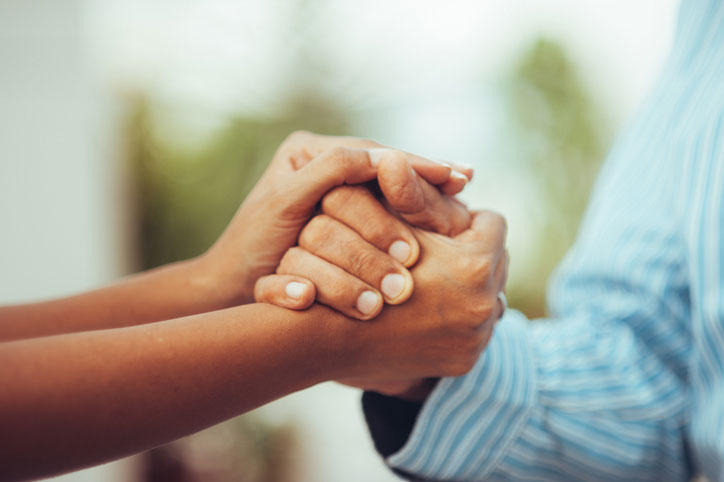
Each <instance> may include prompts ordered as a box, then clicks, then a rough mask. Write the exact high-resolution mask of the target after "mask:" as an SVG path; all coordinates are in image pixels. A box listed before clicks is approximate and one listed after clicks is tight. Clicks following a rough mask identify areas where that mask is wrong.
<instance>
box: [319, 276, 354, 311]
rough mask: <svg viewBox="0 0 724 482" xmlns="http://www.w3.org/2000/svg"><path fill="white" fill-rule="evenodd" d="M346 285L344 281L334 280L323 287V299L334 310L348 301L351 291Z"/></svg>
mask: <svg viewBox="0 0 724 482" xmlns="http://www.w3.org/2000/svg"><path fill="white" fill-rule="evenodd" d="M347 285H348V282H347V281H345V280H335V281H332V282H330V283H329V284H328V285H327V286H325V287H324V292H325V293H324V294H325V298H327V299H328V300H329V301H330V302H331V303H333V304H334V305H335V308H339V307H341V306H342V305H345V304H347V302H348V301H349V297H350V295H349V294H350V293H351V290H350V289H349V287H348V286H347Z"/></svg>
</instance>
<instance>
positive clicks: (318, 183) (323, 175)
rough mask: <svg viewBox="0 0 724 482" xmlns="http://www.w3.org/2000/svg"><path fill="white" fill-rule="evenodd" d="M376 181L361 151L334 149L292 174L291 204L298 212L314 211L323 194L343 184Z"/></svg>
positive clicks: (375, 171)
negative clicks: (294, 205)
mask: <svg viewBox="0 0 724 482" xmlns="http://www.w3.org/2000/svg"><path fill="white" fill-rule="evenodd" d="M375 177H377V170H376V168H375V167H374V166H373V165H372V164H371V163H370V157H369V154H368V153H367V151H366V150H364V149H351V148H347V147H335V148H334V149H330V150H328V151H325V152H324V153H323V154H320V155H319V156H317V157H315V158H314V159H312V161H310V162H309V163H307V164H306V165H305V166H304V167H302V168H300V169H299V170H298V171H296V172H295V173H294V176H293V177H292V183H291V186H289V191H290V195H291V199H290V201H291V202H292V203H296V204H297V206H296V207H297V208H298V209H299V210H302V211H304V210H307V209H309V208H311V207H313V206H314V205H315V204H316V203H317V202H319V200H320V199H321V198H322V196H324V194H325V193H326V192H327V191H329V190H331V189H332V188H334V187H336V186H340V185H342V184H358V183H361V182H365V181H369V180H371V179H374V178H375Z"/></svg>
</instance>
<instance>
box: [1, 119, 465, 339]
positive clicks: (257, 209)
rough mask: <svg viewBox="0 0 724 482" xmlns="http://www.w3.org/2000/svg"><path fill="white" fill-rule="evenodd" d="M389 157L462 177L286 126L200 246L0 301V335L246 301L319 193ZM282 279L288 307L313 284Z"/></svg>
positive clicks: (160, 316) (108, 323) (118, 322)
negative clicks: (5, 303) (70, 285)
mask: <svg viewBox="0 0 724 482" xmlns="http://www.w3.org/2000/svg"><path fill="white" fill-rule="evenodd" d="M343 146H347V147H343ZM390 156H392V157H398V158H402V159H404V160H405V165H406V166H407V163H408V161H409V163H410V165H411V166H412V168H414V169H417V170H419V172H420V173H421V175H422V176H423V177H424V178H426V179H429V180H431V182H433V183H437V184H439V185H440V188H441V189H445V190H448V191H450V190H452V191H455V190H460V189H462V187H463V186H464V185H465V182H466V181H465V180H460V179H457V178H455V177H454V176H452V177H451V176H450V174H451V172H452V171H451V168H450V167H448V166H443V165H441V164H436V163H433V162H431V161H428V160H426V159H424V158H421V157H419V156H415V155H413V154H407V153H403V152H401V151H395V150H392V149H384V148H382V146H380V145H378V144H375V143H373V142H371V141H364V140H360V139H353V138H336V137H326V136H315V135H312V134H307V133H297V134H292V135H291V136H290V137H289V138H288V139H287V140H286V141H285V142H284V143H283V144H282V146H281V147H280V148H279V150H278V151H277V153H276V154H275V156H274V159H273V160H272V162H271V163H270V166H269V168H268V169H267V171H266V172H265V173H264V176H263V177H262V179H261V180H260V181H259V183H258V184H257V185H256V186H255V187H254V190H253V191H252V192H251V194H250V195H249V196H248V198H247V199H246V200H245V201H244V203H243V204H242V206H241V207H240V208H239V211H238V212H237V214H236V215H235V217H234V219H233V220H232V222H231V223H230V225H229V227H228V228H227V230H226V231H225V233H224V234H223V235H222V236H221V238H220V239H219V240H218V241H217V242H216V243H215V245H214V246H213V247H212V248H211V249H210V250H209V251H208V252H207V253H205V254H204V255H202V256H200V257H198V258H196V259H193V260H188V261H184V262H180V263H176V264H173V265H169V266H165V267H162V268H159V269H156V270H153V271H151V272H148V273H143V274H140V275H136V276H133V277H130V278H129V279H127V280H125V281H123V282H121V283H118V284H116V285H113V286H110V287H107V288H104V289H100V290H96V291H93V292H89V293H84V294H81V295H77V296H72V297H69V298H65V299H61V300H53V301H48V302H44V303H36V304H32V305H22V306H10V307H0V341H3V340H14V339H22V338H30V337H38V336H47V335H55V334H60V333H71V332H76V331H84V330H94V329H107V328H117V327H123V326H131V325H137V324H142V323H149V322H154V321H160V320H167V319H171V318H177V317H181V316H188V315H193V314H197V313H203V312H208V311H212V310H217V309H222V308H228V307H231V306H236V305H239V304H243V303H248V302H250V301H251V300H252V290H253V286H254V283H255V282H256V280H257V278H259V277H260V276H263V275H266V274H269V273H272V272H273V271H274V268H275V267H276V265H277V264H278V263H279V261H280V259H281V257H282V255H283V254H284V252H285V251H286V250H287V248H289V247H290V246H292V245H293V244H294V243H295V241H296V239H297V236H298V234H299V231H300V230H301V228H302V227H303V226H304V224H305V223H306V221H307V220H308V219H309V218H310V217H311V216H312V215H313V214H314V210H315V207H316V204H317V203H318V201H319V200H320V199H321V198H322V196H323V195H324V194H325V193H326V192H327V191H329V190H330V189H332V188H334V187H335V186H339V185H342V184H355V183H361V182H365V181H369V180H372V179H375V178H376V177H377V168H376V166H377V165H378V164H379V159H381V158H382V159H384V158H386V157H390ZM408 169H409V168H408ZM429 187H430V189H433V190H435V188H432V187H431V186H429ZM414 201H415V200H412V202H414ZM408 204H410V202H409V201H408ZM410 207H411V208H414V206H410ZM400 236H401V240H403V241H405V242H406V243H408V245H409V246H410V252H411V253H413V254H415V256H416V253H417V252H419V250H418V248H417V242H416V241H415V239H414V236H412V234H411V233H410V232H409V230H402V231H401V232H400ZM401 269H403V270H404V267H402V268H401ZM405 272H406V270H405ZM286 281H287V282H290V281H297V282H298V283H300V286H301V287H303V288H306V289H308V291H307V292H306V293H305V294H304V296H301V297H300V298H298V299H295V300H288V301H289V302H291V303H292V305H291V306H289V307H295V306H294V305H293V304H294V303H296V304H298V305H299V306H301V305H305V306H304V307H306V306H308V305H309V303H311V301H312V300H313V299H314V293H313V286H311V285H310V284H309V282H307V281H306V280H304V279H296V278H287V279H286Z"/></svg>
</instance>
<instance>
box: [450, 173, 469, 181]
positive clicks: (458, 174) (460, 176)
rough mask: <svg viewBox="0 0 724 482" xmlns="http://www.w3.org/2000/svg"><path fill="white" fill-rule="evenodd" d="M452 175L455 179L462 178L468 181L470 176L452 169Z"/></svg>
mask: <svg viewBox="0 0 724 482" xmlns="http://www.w3.org/2000/svg"><path fill="white" fill-rule="evenodd" d="M450 177H452V178H455V179H462V180H463V181H465V182H468V176H466V175H465V174H463V173H461V172H458V171H454V170H453V171H450Z"/></svg>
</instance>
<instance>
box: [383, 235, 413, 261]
mask: <svg viewBox="0 0 724 482" xmlns="http://www.w3.org/2000/svg"><path fill="white" fill-rule="evenodd" d="M387 252H388V253H389V254H390V256H392V257H393V258H395V259H396V260H397V261H399V262H400V263H402V264H404V263H405V262H406V261H407V260H408V259H410V253H411V252H412V248H411V247H410V245H409V243H407V242H405V241H400V240H397V241H395V242H394V243H392V244H391V245H390V248H389V249H388V250H387Z"/></svg>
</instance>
